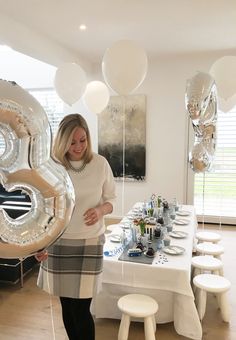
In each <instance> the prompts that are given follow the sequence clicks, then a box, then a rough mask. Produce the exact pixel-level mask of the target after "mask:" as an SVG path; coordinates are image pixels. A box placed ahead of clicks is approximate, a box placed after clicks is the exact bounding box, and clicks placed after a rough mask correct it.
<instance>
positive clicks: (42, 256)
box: [34, 250, 48, 262]
mask: <svg viewBox="0 0 236 340" xmlns="http://www.w3.org/2000/svg"><path fill="white" fill-rule="evenodd" d="M34 257H35V258H36V260H37V261H39V262H41V261H45V260H47V258H48V252H47V250H43V251H40V252H39V253H37V254H36V255H34Z"/></svg>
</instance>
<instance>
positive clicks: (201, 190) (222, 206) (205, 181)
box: [194, 107, 236, 224]
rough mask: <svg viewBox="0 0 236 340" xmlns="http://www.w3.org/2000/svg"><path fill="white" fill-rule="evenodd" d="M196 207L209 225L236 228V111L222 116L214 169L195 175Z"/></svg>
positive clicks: (219, 116) (235, 109)
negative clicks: (234, 226) (218, 223)
mask: <svg viewBox="0 0 236 340" xmlns="http://www.w3.org/2000/svg"><path fill="white" fill-rule="evenodd" d="M194 206H195V208H196V212H197V215H202V216H203V217H205V221H206V222H222V223H230V224H236V107H235V108H234V109H233V110H231V111H230V112H227V113H223V112H218V120H217V145H216V152H215V157H214V161H213V167H212V169H211V171H210V172H205V174H204V173H200V174H195V175H194Z"/></svg>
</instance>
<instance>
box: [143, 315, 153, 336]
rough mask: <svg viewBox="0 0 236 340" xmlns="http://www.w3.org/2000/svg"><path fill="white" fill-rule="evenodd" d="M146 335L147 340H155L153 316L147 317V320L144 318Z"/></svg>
mask: <svg viewBox="0 0 236 340" xmlns="http://www.w3.org/2000/svg"><path fill="white" fill-rule="evenodd" d="M144 333H145V340H155V334H154V329H153V317H152V316H147V317H146V318H144Z"/></svg>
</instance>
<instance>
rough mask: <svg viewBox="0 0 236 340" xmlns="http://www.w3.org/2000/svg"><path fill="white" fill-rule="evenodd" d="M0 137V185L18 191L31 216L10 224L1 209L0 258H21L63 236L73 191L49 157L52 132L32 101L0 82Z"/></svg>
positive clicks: (17, 87) (70, 209) (27, 94)
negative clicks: (0, 144) (27, 201)
mask: <svg viewBox="0 0 236 340" xmlns="http://www.w3.org/2000/svg"><path fill="white" fill-rule="evenodd" d="M0 133H1V135H2V136H3V139H4V141H5V144H4V147H5V149H4V150H3V151H2V154H1V159H0V181H1V183H2V185H3V186H4V187H5V188H6V190H7V191H9V192H11V191H15V190H22V191H23V192H25V193H27V194H28V195H29V196H30V199H31V210H30V211H29V212H28V213H27V214H25V215H23V216H21V217H18V218H17V219H12V218H10V217H9V215H8V214H7V213H6V212H5V210H3V209H1V208H0V257H2V258H19V257H26V256H29V255H32V254H34V253H36V252H37V251H39V250H42V249H45V248H46V247H48V246H49V245H50V244H51V243H53V242H54V241H55V240H56V239H57V238H58V237H59V236H60V235H61V234H62V233H63V231H64V230H65V228H66V226H67V224H68V222H69V220H70V218H71V215H72V212H73V208H74V200H75V197H74V188H73V185H72V183H71V180H70V177H69V175H68V174H67V172H66V170H65V169H64V167H62V166H61V165H59V164H57V163H56V162H55V161H54V160H53V159H52V158H51V156H50V150H51V130H50V126H49V123H48V119H47V115H46V113H45V111H44V109H43V108H42V106H41V105H40V104H39V103H38V102H37V100H36V99H35V98H34V97H32V96H31V95H30V94H29V93H28V92H27V91H25V90H24V89H22V88H21V87H20V86H18V85H17V84H16V83H14V82H8V81H4V80H0Z"/></svg>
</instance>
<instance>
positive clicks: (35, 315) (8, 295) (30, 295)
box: [0, 225, 236, 340]
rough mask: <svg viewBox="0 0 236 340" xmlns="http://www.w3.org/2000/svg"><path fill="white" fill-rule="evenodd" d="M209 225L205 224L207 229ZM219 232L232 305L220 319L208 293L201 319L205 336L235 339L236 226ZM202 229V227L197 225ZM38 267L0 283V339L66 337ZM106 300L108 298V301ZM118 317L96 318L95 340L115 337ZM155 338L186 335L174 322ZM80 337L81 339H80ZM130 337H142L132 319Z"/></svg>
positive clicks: (207, 338)
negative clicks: (20, 279) (225, 317)
mask: <svg viewBox="0 0 236 340" xmlns="http://www.w3.org/2000/svg"><path fill="white" fill-rule="evenodd" d="M208 228H209V226H205V229H208ZM212 228H213V229H215V230H216V231H217V232H219V233H221V234H222V244H223V245H224V247H225V254H224V255H223V262H224V274H225V277H227V278H228V279H229V280H230V281H231V284H232V287H231V290H230V292H229V294H228V297H229V301H230V306H231V313H232V315H231V322H230V323H229V324H227V323H224V322H222V320H221V317H220V312H219V310H218V309H217V306H216V300H215V298H214V297H213V296H211V295H210V296H209V297H208V303H207V311H206V315H205V318H204V320H203V323H202V326H203V339H204V340H235V339H236V274H235V267H236V227H221V228H220V227H219V226H217V225H216V226H213V227H210V229H212ZM200 229H202V227H200ZM37 273H38V268H37V267H36V268H35V269H34V270H33V271H31V272H30V273H29V274H28V275H27V276H26V277H25V280H24V286H23V288H21V287H20V284H17V285H9V284H6V283H1V284H0V340H15V339H16V340H65V339H67V336H66V333H65V331H64V327H63V324H62V320H61V310H60V305H59V303H58V300H57V298H54V297H50V296H49V295H48V294H46V293H44V292H43V291H41V290H40V289H39V288H37V286H36V280H37ZM107 303H109V302H107ZM118 328H119V320H110V319H97V320H96V340H113V339H114V340H115V339H117V334H118ZM156 339H158V340H174V339H176V340H178V339H182V340H184V339H187V338H185V337H182V336H179V335H178V334H177V333H176V332H175V329H174V327H173V323H168V324H162V325H158V327H157V333H156ZM79 340H83V339H79ZM129 340H144V332H143V324H142V323H132V324H131V328H130V333H129Z"/></svg>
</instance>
